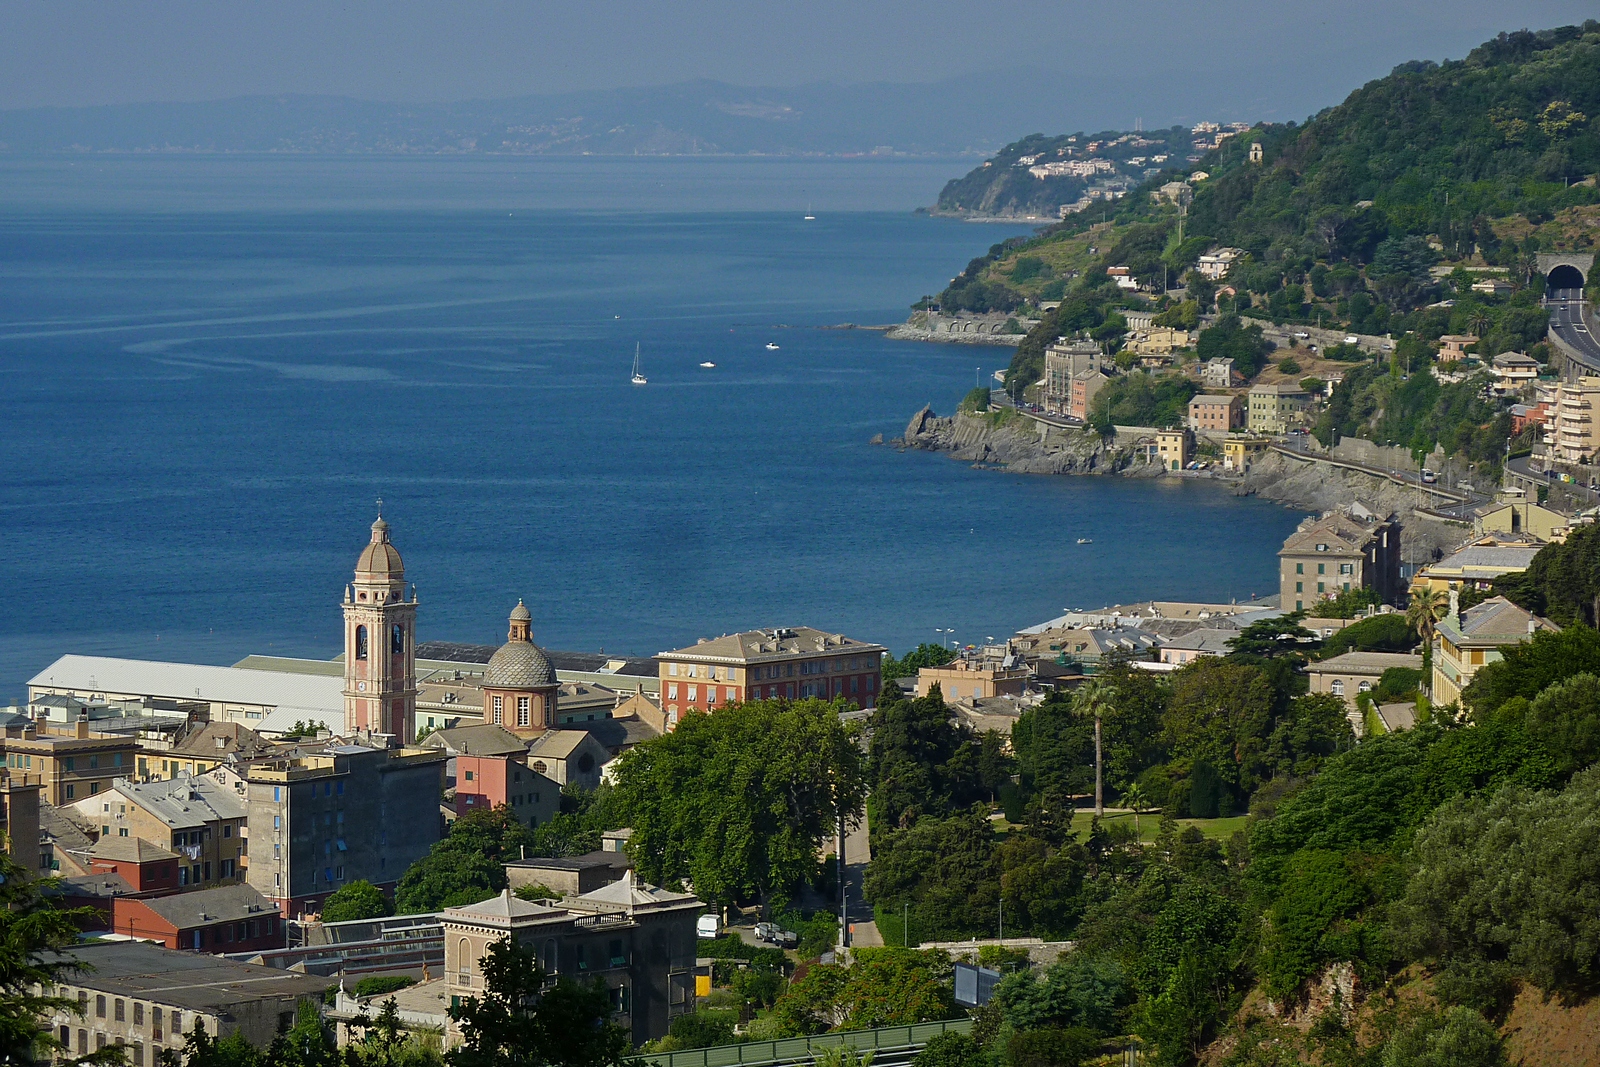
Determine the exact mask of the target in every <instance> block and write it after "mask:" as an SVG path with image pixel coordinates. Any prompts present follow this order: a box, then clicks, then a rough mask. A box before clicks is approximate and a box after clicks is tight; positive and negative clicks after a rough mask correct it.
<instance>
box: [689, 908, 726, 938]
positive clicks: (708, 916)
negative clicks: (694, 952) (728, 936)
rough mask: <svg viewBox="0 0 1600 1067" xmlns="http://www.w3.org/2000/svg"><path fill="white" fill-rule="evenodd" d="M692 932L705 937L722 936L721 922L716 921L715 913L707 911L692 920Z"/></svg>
mask: <svg viewBox="0 0 1600 1067" xmlns="http://www.w3.org/2000/svg"><path fill="white" fill-rule="evenodd" d="M694 932H695V933H697V934H699V935H700V936H701V937H705V938H717V937H721V936H722V924H721V923H720V922H718V921H717V913H716V912H714V911H708V912H706V913H705V914H704V915H702V916H700V918H698V919H696V920H695V921H694Z"/></svg>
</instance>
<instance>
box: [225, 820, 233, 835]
mask: <svg viewBox="0 0 1600 1067" xmlns="http://www.w3.org/2000/svg"><path fill="white" fill-rule="evenodd" d="M222 836H223V837H232V836H233V824H232V823H224V824H223V827H222Z"/></svg>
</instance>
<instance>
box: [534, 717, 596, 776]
mask: <svg viewBox="0 0 1600 1067" xmlns="http://www.w3.org/2000/svg"><path fill="white" fill-rule="evenodd" d="M609 762H611V753H610V752H608V751H606V747H605V746H604V745H603V744H601V743H600V742H599V740H597V739H596V738H595V737H594V735H592V734H590V733H589V732H588V731H587V730H551V731H550V732H549V733H547V734H545V735H544V736H543V737H541V738H539V739H538V740H536V741H534V742H533V744H531V745H529V746H528V766H530V767H532V768H533V769H534V770H535V771H537V772H538V773H539V774H542V775H546V776H548V777H549V778H551V779H552V780H554V781H555V782H556V783H558V785H559V786H566V785H579V786H582V787H583V788H585V789H594V788H595V787H596V786H598V785H599V784H600V769H601V768H602V767H604V766H605V765H606V764H607V763H609Z"/></svg>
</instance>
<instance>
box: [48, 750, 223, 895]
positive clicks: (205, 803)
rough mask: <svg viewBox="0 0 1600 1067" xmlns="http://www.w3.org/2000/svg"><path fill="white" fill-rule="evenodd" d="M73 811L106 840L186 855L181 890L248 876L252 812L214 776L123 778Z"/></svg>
mask: <svg viewBox="0 0 1600 1067" xmlns="http://www.w3.org/2000/svg"><path fill="white" fill-rule="evenodd" d="M73 808H74V810H75V811H76V812H77V813H78V817H79V819H80V820H82V821H83V822H84V823H86V824H87V825H89V826H92V827H96V828H98V830H99V833H100V839H101V840H102V841H104V840H106V839H107V838H113V837H116V838H124V839H129V840H143V841H148V842H150V843H151V844H154V845H157V846H159V847H161V848H163V849H167V850H170V851H171V852H173V853H175V854H176V855H177V856H179V857H181V858H180V860H179V867H178V872H177V875H178V878H177V887H178V888H179V889H200V888H203V887H207V886H216V885H231V884H235V883H237V882H239V881H241V880H242V879H243V877H244V872H243V865H242V862H241V861H242V859H243V857H244V836H245V833H244V828H245V818H246V816H247V814H248V812H247V809H246V807H245V804H244V802H243V800H242V799H241V798H240V797H239V796H238V794H236V793H235V792H234V791H233V790H231V789H228V788H227V787H225V786H222V785H219V784H217V783H216V782H214V781H212V780H211V779H209V778H191V777H187V776H185V777H182V778H172V779H168V780H166V781H156V782H134V781H130V780H129V779H126V778H119V779H117V780H116V781H115V782H113V783H112V785H111V788H110V789H108V790H106V791H104V792H102V793H100V794H99V795H97V796H92V797H89V798H88V799H86V800H80V801H78V803H77V804H75V805H73Z"/></svg>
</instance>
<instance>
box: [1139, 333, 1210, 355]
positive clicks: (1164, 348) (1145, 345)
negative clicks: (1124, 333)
mask: <svg viewBox="0 0 1600 1067" xmlns="http://www.w3.org/2000/svg"><path fill="white" fill-rule="evenodd" d="M1193 344H1194V334H1192V333H1190V332H1189V331H1188V330H1183V329H1178V328H1177V327H1173V326H1151V327H1150V328H1149V329H1145V330H1135V331H1133V333H1132V334H1130V335H1129V342H1128V345H1127V350H1128V351H1130V352H1132V353H1133V354H1134V355H1138V356H1170V355H1172V353H1174V352H1179V351H1182V350H1183V349H1185V348H1189V347H1191V346H1192V345H1193Z"/></svg>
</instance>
